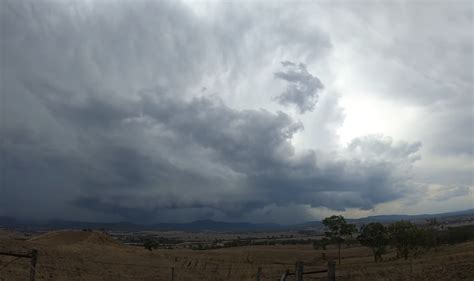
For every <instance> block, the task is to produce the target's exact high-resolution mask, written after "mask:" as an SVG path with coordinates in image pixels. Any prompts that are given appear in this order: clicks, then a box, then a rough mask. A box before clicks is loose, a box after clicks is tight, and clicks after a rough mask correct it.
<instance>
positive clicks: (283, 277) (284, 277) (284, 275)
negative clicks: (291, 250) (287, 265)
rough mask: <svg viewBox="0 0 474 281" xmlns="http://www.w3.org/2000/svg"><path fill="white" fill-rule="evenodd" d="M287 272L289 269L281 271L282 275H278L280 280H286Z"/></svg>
mask: <svg viewBox="0 0 474 281" xmlns="http://www.w3.org/2000/svg"><path fill="white" fill-rule="evenodd" d="M289 273H290V271H289V270H288V269H287V270H286V271H285V273H283V275H282V276H281V277H280V281H286V277H288V274H289Z"/></svg>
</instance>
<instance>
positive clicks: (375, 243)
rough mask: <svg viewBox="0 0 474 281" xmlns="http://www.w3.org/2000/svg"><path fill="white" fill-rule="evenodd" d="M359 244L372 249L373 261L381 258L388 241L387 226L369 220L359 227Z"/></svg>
mask: <svg viewBox="0 0 474 281" xmlns="http://www.w3.org/2000/svg"><path fill="white" fill-rule="evenodd" d="M357 240H359V242H360V244H362V245H363V246H366V247H369V248H370V249H372V253H373V255H374V261H375V262H377V261H379V260H382V254H384V253H385V247H386V246H387V245H388V242H389V235H388V231H387V228H386V227H385V226H384V225H383V224H381V223H379V222H371V223H369V224H367V225H363V226H362V227H361V228H360V234H359V236H358V237H357Z"/></svg>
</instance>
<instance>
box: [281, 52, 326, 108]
mask: <svg viewBox="0 0 474 281" xmlns="http://www.w3.org/2000/svg"><path fill="white" fill-rule="evenodd" d="M281 64H282V66H283V68H284V70H283V71H278V72H276V73H275V78H277V79H281V80H284V81H286V82H287V83H288V86H287V88H286V90H285V91H284V92H283V93H281V94H280V95H278V96H277V97H276V98H275V99H276V100H277V101H278V102H279V103H280V104H282V105H295V106H296V107H297V108H298V110H299V111H300V113H305V112H306V111H313V110H314V106H315V104H316V103H317V102H318V92H319V91H320V90H322V89H324V85H323V83H321V81H320V80H319V79H318V77H315V76H313V75H311V73H309V72H308V70H307V69H306V65H304V64H303V63H299V64H296V63H294V62H290V61H284V62H282V63H281Z"/></svg>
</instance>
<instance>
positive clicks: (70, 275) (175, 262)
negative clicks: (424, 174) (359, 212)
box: [0, 231, 474, 281]
mask: <svg viewBox="0 0 474 281" xmlns="http://www.w3.org/2000/svg"><path fill="white" fill-rule="evenodd" d="M33 248H36V249H38V251H39V257H38V266H37V277H38V280H170V276H171V270H172V269H171V268H172V267H174V268H175V269H174V270H175V280H255V275H256V272H257V268H258V267H262V269H263V278H262V280H277V278H278V276H280V275H281V274H282V273H283V272H284V271H285V270H286V269H290V270H291V271H293V269H294V264H295V262H296V261H298V260H301V261H304V262H305V270H315V269H324V268H325V267H326V263H327V262H326V260H324V259H323V258H322V253H323V252H325V254H326V256H327V258H335V257H336V255H337V252H336V249H334V248H330V249H328V250H327V251H322V250H314V249H312V247H311V246H298V245H296V246H293V245H292V246H250V247H238V248H227V249H218V250H206V251H193V250H188V249H176V250H156V251H153V252H149V251H147V250H145V249H143V248H141V247H133V246H124V245H121V244H118V243H116V242H115V241H114V240H112V239H111V238H110V237H107V236H105V235H102V234H100V233H95V232H70V231H69V232H55V233H49V234H46V235H43V236H41V237H37V238H34V239H31V240H29V241H19V240H13V239H12V237H11V236H8V235H3V236H1V235H0V251H16V252H28V251H30V250H31V249H33ZM342 254H343V257H344V258H343V260H342V265H341V266H337V276H338V279H337V280H437V281H438V280H469V281H472V280H473V278H474V242H470V243H463V244H459V245H454V246H443V247H440V248H439V249H437V251H430V252H428V253H425V254H423V255H421V256H420V257H418V258H417V259H415V260H413V262H412V263H411V262H410V261H405V260H400V259H399V260H395V259H393V260H392V257H393V256H394V254H393V253H389V254H387V255H385V256H384V259H385V261H384V262H382V263H378V264H375V263H374V262H373V259H372V256H371V255H370V251H368V250H367V249H366V248H362V247H352V248H347V249H343V250H342ZM11 259H12V258H11V257H6V256H0V268H1V267H2V266H3V265H5V264H6V263H7V262H8V261H9V260H11ZM28 274H29V260H26V259H21V260H18V261H16V262H14V263H13V264H11V265H9V266H8V267H6V268H4V269H2V270H0V279H1V280H27V279H28ZM410 277H411V279H410ZM289 280H292V279H290V278H289ZM305 280H325V279H324V274H319V275H312V276H311V275H305Z"/></svg>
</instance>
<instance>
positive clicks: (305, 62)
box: [0, 0, 474, 224]
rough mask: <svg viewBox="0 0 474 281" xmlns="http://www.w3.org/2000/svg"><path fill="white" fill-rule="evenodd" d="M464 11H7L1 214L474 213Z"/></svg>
mask: <svg viewBox="0 0 474 281" xmlns="http://www.w3.org/2000/svg"><path fill="white" fill-rule="evenodd" d="M473 5H474V2H472V1H449V2H448V1H357V0H356V1H260V2H258V1H255V2H254V1H181V2H179V1H144V0H138V1H130V0H101V1H99V0H89V1H57V0H55V1H48V0H40V1H33V0H2V1H0V20H1V22H0V27H1V37H0V38H1V40H0V70H1V72H0V75H1V76H0V79H1V80H0V81H1V99H0V102H1V104H0V111H1V112H0V118H1V119H0V140H1V142H0V145H1V146H0V153H1V154H0V176H1V178H0V184H1V186H0V216H10V217H17V218H23V219H34V220H47V219H68V220H87V221H111V222H112V221H130V222H137V223H155V222H188V221H193V220H200V219H212V220H219V221H247V222H274V223H283V224H286V223H297V222H303V221H310V220H319V219H321V218H324V217H326V216H329V215H332V214H342V215H344V216H346V217H354V218H356V217H363V216H369V215H378V214H420V213H438V212H447V211H456V210H463V209H470V208H474V172H473V171H474V94H473V93H474V91H473V80H474V76H473V47H474V37H473V33H472V28H473V11H474V6H473Z"/></svg>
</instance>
